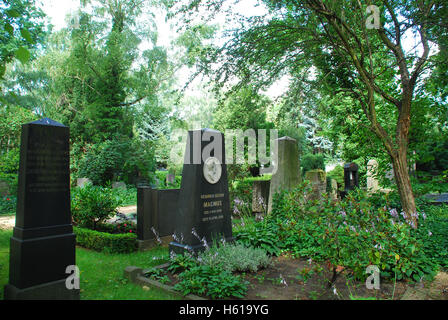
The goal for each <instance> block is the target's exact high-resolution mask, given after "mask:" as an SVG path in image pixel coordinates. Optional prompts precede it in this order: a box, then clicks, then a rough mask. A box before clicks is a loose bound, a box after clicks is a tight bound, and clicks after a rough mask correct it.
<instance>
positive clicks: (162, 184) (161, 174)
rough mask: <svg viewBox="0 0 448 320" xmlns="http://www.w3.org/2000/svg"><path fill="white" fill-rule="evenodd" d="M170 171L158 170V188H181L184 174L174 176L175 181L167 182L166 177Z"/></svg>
mask: <svg viewBox="0 0 448 320" xmlns="http://www.w3.org/2000/svg"><path fill="white" fill-rule="evenodd" d="M168 174H169V171H156V173H155V175H156V178H157V180H158V181H159V183H158V186H157V188H158V189H179V188H180V184H181V182H182V176H178V175H176V176H174V182H170V183H166V177H167V175H168Z"/></svg>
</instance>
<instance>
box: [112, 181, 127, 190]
mask: <svg viewBox="0 0 448 320" xmlns="http://www.w3.org/2000/svg"><path fill="white" fill-rule="evenodd" d="M112 189H123V190H126V183H124V182H122V181H116V182H114V183H112Z"/></svg>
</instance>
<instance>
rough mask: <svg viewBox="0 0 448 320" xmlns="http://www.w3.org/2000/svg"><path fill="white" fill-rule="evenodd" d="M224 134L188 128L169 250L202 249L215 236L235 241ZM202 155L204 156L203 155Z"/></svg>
mask: <svg viewBox="0 0 448 320" xmlns="http://www.w3.org/2000/svg"><path fill="white" fill-rule="evenodd" d="M224 151H225V148H224V139H223V136H222V133H221V132H219V131H215V130H211V129H202V130H193V131H189V134H188V140H187V148H186V151H185V159H184V166H183V171H182V182H181V190H180V194H179V209H178V215H177V217H176V228H175V241H173V242H171V243H170V251H174V252H176V253H183V252H185V251H186V250H188V251H196V250H201V249H203V245H204V242H206V243H210V242H211V241H212V240H213V239H214V238H221V237H222V238H224V239H225V240H226V241H231V240H232V224H231V217H230V204H229V189H228V181H227V167H226V165H225V164H224V163H223V159H225V155H224ZM200 156H202V157H200Z"/></svg>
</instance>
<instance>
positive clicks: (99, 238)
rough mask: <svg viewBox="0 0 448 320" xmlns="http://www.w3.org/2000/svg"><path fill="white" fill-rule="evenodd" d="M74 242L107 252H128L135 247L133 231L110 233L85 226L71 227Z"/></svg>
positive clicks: (135, 238)
mask: <svg viewBox="0 0 448 320" xmlns="http://www.w3.org/2000/svg"><path fill="white" fill-rule="evenodd" d="M73 232H74V233H75V235H76V243H77V244H78V245H79V246H81V247H84V248H87V249H92V250H95V251H104V252H108V253H130V252H134V251H136V249H137V235H136V234H135V233H127V234H110V233H107V232H99V231H95V230H90V229H86V228H80V227H73Z"/></svg>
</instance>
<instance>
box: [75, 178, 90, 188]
mask: <svg viewBox="0 0 448 320" xmlns="http://www.w3.org/2000/svg"><path fill="white" fill-rule="evenodd" d="M88 183H92V181H90V179H89V178H78V179H76V186H78V187H80V188H83V187H84V186H85V185H86V184H88Z"/></svg>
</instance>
